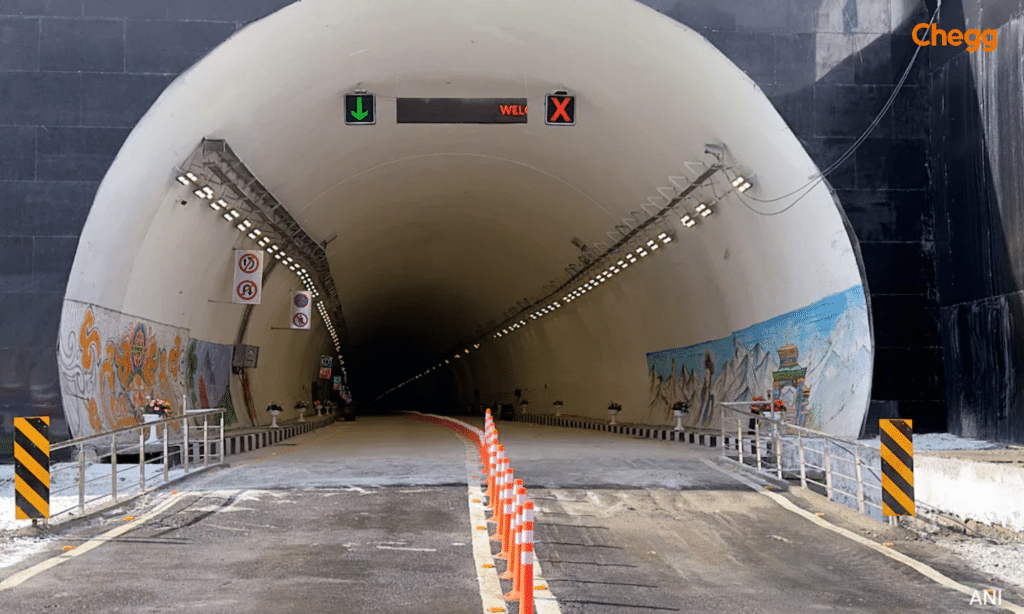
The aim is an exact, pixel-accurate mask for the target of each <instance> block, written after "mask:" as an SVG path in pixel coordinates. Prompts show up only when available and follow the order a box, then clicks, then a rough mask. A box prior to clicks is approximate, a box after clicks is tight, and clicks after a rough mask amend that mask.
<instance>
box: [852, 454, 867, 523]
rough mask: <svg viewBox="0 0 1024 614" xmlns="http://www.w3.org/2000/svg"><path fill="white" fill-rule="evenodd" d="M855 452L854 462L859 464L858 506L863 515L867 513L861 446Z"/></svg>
mask: <svg viewBox="0 0 1024 614" xmlns="http://www.w3.org/2000/svg"><path fill="white" fill-rule="evenodd" d="M853 452H854V455H855V456H854V460H855V461H856V463H857V506H858V507H859V508H860V513H861V514H863V513H865V511H864V478H863V475H862V473H861V467H860V446H859V445H855V446H854V447H853Z"/></svg>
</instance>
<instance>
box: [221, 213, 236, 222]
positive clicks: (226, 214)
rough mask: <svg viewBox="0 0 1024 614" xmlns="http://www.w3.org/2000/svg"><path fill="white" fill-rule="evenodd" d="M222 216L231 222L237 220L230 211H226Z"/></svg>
mask: <svg viewBox="0 0 1024 614" xmlns="http://www.w3.org/2000/svg"><path fill="white" fill-rule="evenodd" d="M222 217H223V218H224V219H226V220H227V221H229V222H233V221H234V220H235V218H233V217H231V214H230V213H225V214H224V215H223V216H222Z"/></svg>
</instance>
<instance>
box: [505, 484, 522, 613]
mask: <svg viewBox="0 0 1024 614" xmlns="http://www.w3.org/2000/svg"><path fill="white" fill-rule="evenodd" d="M525 506H526V489H525V488H523V487H522V486H520V487H519V488H518V490H517V491H516V530H515V539H514V542H513V544H512V554H511V556H510V557H509V560H508V563H509V565H508V567H509V572H511V573H509V575H508V576H505V575H501V576H499V577H500V578H505V579H511V580H512V590H510V591H509V592H507V593H505V600H506V601H519V600H520V599H522V597H523V582H522V581H523V570H522V567H523V566H522V560H521V559H522V556H521V555H522V552H523V535H525V532H524V529H525V524H526V514H525V511H526V507H525Z"/></svg>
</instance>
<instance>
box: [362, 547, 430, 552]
mask: <svg viewBox="0 0 1024 614" xmlns="http://www.w3.org/2000/svg"><path fill="white" fill-rule="evenodd" d="M377 550H407V551H409V552H437V549H436V548H406V547H404V546H377Z"/></svg>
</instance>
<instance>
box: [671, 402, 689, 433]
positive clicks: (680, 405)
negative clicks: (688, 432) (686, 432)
mask: <svg viewBox="0 0 1024 614" xmlns="http://www.w3.org/2000/svg"><path fill="white" fill-rule="evenodd" d="M672 413H673V414H675V416H676V428H674V429H672V430H674V431H681V430H683V414H688V413H690V404H689V403H686V402H685V401H676V402H675V403H673V404H672Z"/></svg>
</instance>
